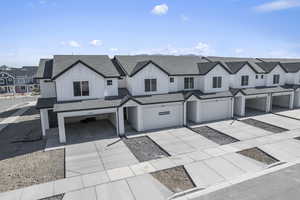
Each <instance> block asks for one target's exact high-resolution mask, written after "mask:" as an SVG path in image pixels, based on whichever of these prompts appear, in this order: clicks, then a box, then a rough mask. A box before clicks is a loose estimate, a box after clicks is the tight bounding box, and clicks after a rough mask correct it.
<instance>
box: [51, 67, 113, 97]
mask: <svg viewBox="0 0 300 200" xmlns="http://www.w3.org/2000/svg"><path fill="white" fill-rule="evenodd" d="M107 80H112V81H113V84H112V85H110V86H107V83H106V81H107ZM74 81H88V82H89V96H79V97H75V96H74V94H73V82H74ZM56 92H57V100H58V101H68V100H80V99H93V98H104V97H105V96H116V95H118V79H117V78H112V79H110V78H108V79H105V78H104V77H103V76H101V75H99V74H97V73H95V72H94V71H92V70H91V69H89V68H88V67H86V66H84V65H82V64H81V63H79V64H77V65H76V66H74V67H72V68H71V69H69V70H68V71H66V72H65V73H63V74H62V75H60V76H59V77H58V78H57V79H56Z"/></svg>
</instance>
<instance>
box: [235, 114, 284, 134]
mask: <svg viewBox="0 0 300 200" xmlns="http://www.w3.org/2000/svg"><path fill="white" fill-rule="evenodd" d="M240 121H241V122H244V123H245V124H248V125H251V126H255V127H257V128H261V129H264V130H266V131H270V132H272V133H282V132H285V131H289V130H288V129H285V128H281V127H278V126H274V125H272V124H269V123H266V122H262V121H259V120H256V119H252V118H248V119H244V120H240Z"/></svg>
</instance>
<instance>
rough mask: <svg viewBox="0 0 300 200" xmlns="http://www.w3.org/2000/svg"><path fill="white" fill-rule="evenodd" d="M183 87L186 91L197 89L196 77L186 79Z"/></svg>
mask: <svg viewBox="0 0 300 200" xmlns="http://www.w3.org/2000/svg"><path fill="white" fill-rule="evenodd" d="M183 81H184V82H183V87H184V89H185V90H191V89H194V88H195V79H194V77H184V80H183Z"/></svg>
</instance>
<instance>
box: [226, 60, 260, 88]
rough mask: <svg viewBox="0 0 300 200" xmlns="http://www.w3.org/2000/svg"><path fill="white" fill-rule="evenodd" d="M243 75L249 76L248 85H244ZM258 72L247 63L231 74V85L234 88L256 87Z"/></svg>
mask: <svg viewBox="0 0 300 200" xmlns="http://www.w3.org/2000/svg"><path fill="white" fill-rule="evenodd" d="M242 76H248V77H249V79H248V85H246V86H242ZM255 76H256V73H255V72H254V71H253V70H252V69H251V67H250V66H249V65H245V66H244V67H243V68H242V69H240V71H238V72H237V73H236V74H233V75H230V87H232V88H249V87H255V86H256V85H255V81H256V80H255V79H256V78H255Z"/></svg>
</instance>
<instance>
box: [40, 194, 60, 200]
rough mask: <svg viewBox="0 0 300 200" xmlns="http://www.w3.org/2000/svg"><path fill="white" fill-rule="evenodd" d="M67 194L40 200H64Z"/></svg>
mask: <svg viewBox="0 0 300 200" xmlns="http://www.w3.org/2000/svg"><path fill="white" fill-rule="evenodd" d="M64 195H65V194H59V195H54V196H52V197H46V198H43V199H40V200H62V199H63V198H64Z"/></svg>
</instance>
